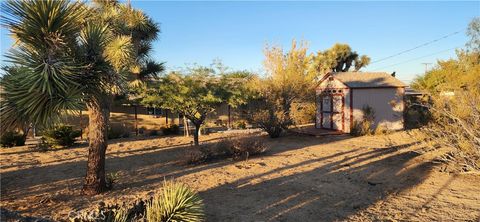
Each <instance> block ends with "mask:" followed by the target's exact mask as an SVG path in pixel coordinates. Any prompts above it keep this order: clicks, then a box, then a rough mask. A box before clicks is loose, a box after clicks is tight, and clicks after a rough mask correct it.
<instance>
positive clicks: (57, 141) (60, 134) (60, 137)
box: [43, 125, 80, 146]
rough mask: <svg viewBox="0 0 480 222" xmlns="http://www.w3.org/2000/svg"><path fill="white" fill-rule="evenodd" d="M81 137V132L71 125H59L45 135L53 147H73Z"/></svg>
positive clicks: (48, 130) (46, 131)
mask: <svg viewBox="0 0 480 222" xmlns="http://www.w3.org/2000/svg"><path fill="white" fill-rule="evenodd" d="M79 136H80V131H79V130H73V127H72V126H69V125H57V126H54V127H52V128H50V129H47V130H45V132H44V133H43V137H44V138H45V140H46V142H47V143H48V144H50V145H52V146H71V145H73V144H74V143H75V140H76V138H77V137H79Z"/></svg>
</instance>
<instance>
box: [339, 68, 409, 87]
mask: <svg viewBox="0 0 480 222" xmlns="http://www.w3.org/2000/svg"><path fill="white" fill-rule="evenodd" d="M331 75H332V76H333V77H334V78H335V79H338V80H340V81H341V82H343V83H344V84H345V85H347V86H348V87H350V88H371V87H372V88H375V87H406V86H407V85H406V84H405V83H403V82H402V81H400V80H398V79H397V78H395V77H393V76H391V75H390V74H387V73H385V72H339V73H331Z"/></svg>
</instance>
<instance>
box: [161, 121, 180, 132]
mask: <svg viewBox="0 0 480 222" xmlns="http://www.w3.org/2000/svg"><path fill="white" fill-rule="evenodd" d="M160 130H162V133H163V135H178V134H180V128H179V127H178V125H176V124H171V125H167V126H165V127H162V128H161V129H160Z"/></svg>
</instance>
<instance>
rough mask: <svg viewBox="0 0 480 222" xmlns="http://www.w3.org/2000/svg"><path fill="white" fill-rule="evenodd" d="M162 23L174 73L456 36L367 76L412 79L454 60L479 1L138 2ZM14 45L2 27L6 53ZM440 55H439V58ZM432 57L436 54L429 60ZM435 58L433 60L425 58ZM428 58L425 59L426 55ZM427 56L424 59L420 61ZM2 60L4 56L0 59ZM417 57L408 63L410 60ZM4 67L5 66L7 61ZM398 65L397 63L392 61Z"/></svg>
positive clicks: (161, 51) (384, 52)
mask: <svg viewBox="0 0 480 222" xmlns="http://www.w3.org/2000/svg"><path fill="white" fill-rule="evenodd" d="M132 5H133V6H134V7H137V8H140V9H142V10H144V11H145V12H146V13H147V14H148V15H150V16H151V17H152V18H153V19H154V20H155V21H157V22H158V23H159V24H160V26H161V30H162V33H161V34H160V38H159V39H158V40H157V42H155V44H154V54H153V58H155V59H156V60H158V61H164V62H166V64H167V68H168V69H175V68H177V67H184V66H185V65H186V64H193V63H198V64H201V65H209V64H210V63H211V62H212V60H213V59H217V58H218V59H221V60H222V61H223V63H224V64H225V65H227V66H229V67H231V68H232V69H241V70H244V69H245V70H250V71H261V69H262V61H263V53H262V50H263V48H264V46H265V44H266V43H269V44H277V45H282V46H283V47H284V48H289V46H290V43H291V41H292V39H294V38H295V39H297V40H301V39H303V40H306V41H308V42H309V43H310V44H309V45H310V51H311V52H316V51H318V50H324V49H327V48H329V47H331V46H332V45H333V44H334V43H337V42H340V43H348V44H349V45H350V46H351V47H352V48H353V49H354V50H356V51H357V52H358V53H360V54H366V55H368V56H370V57H371V58H372V61H375V60H378V59H381V58H384V57H387V56H390V55H393V54H396V53H398V52H401V51H404V50H407V49H410V48H413V47H415V46H418V45H421V44H423V43H425V42H429V41H432V40H435V39H438V38H441V37H443V36H445V35H448V34H451V33H454V32H456V31H460V33H458V34H453V35H450V36H449V37H447V38H444V39H442V40H439V41H437V42H435V43H432V44H429V45H428V46H425V47H420V48H418V49H416V50H413V51H411V52H408V53H404V54H402V55H400V56H396V57H393V58H391V59H387V60H384V61H381V62H378V63H375V64H371V65H370V66H368V67H367V68H366V69H364V70H365V71H373V70H376V71H386V72H393V71H396V73H397V77H398V78H399V79H401V80H404V81H406V82H408V81H410V80H411V79H413V78H414V76H415V75H417V74H421V73H423V72H424V69H425V66H424V65H422V63H435V62H436V60H437V59H448V58H450V57H454V56H455V50H454V49H453V48H455V47H463V46H464V44H465V42H466V41H467V37H466V35H465V30H466V27H467V24H468V23H469V21H470V20H471V19H472V18H473V17H475V16H480V2H479V1H475V2H271V1H269V2H251V1H249V2H160V1H135V0H132ZM11 43H12V41H11V40H10V38H9V37H8V33H7V31H6V30H5V29H3V28H2V29H1V47H0V48H1V53H2V56H3V55H4V53H5V52H6V51H7V50H8V48H9V47H10V45H11ZM438 52H440V53H438ZM431 54H434V55H431ZM427 55H430V56H427ZM424 56H426V57H424ZM419 57H423V58H420V59H416V58H419ZM2 58H4V57H2ZM412 59H416V60H413V61H410V62H406V61H409V60H412ZM2 63H3V61H2ZM397 63H402V64H398V65H395V66H391V65H393V64H397Z"/></svg>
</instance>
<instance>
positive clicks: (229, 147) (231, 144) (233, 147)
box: [182, 136, 267, 164]
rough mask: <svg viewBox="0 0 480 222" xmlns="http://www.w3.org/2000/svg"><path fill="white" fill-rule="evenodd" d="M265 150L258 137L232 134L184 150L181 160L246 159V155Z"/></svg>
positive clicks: (200, 161)
mask: <svg viewBox="0 0 480 222" xmlns="http://www.w3.org/2000/svg"><path fill="white" fill-rule="evenodd" d="M266 150H267V147H266V146H265V144H264V143H263V141H262V140H260V139H259V138H258V137H251V136H232V137H229V138H224V139H222V140H220V141H219V142H216V143H211V144H204V145H201V146H199V147H198V149H194V150H188V151H186V152H185V154H184V156H183V161H182V162H183V163H185V164H197V163H203V162H208V161H212V160H217V159H224V158H232V159H234V160H247V159H248V157H250V156H254V155H258V154H262V153H264V152H265V151H266Z"/></svg>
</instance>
